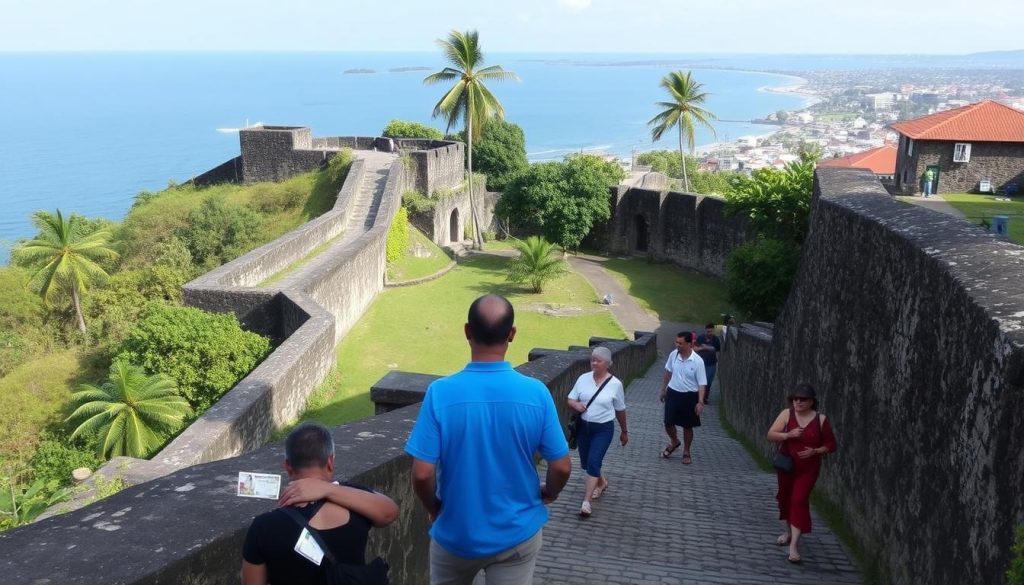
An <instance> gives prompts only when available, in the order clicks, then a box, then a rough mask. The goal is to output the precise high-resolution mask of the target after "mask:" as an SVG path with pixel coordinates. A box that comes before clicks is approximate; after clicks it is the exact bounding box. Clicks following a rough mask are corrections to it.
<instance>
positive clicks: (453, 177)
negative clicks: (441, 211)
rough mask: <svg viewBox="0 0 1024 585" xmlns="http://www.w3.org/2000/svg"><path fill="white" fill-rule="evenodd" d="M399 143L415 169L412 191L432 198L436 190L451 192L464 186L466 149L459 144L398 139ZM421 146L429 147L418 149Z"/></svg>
mask: <svg viewBox="0 0 1024 585" xmlns="http://www.w3.org/2000/svg"><path fill="white" fill-rule="evenodd" d="M398 144H399V148H401V149H402V150H403V151H408V155H409V156H410V157H411V158H412V160H413V162H414V166H415V168H416V179H415V181H414V183H413V186H412V187H411V188H412V189H415V190H417V191H419V192H420V193H422V194H424V195H427V196H432V195H434V194H435V192H436V191H438V190H439V189H452V188H455V187H458V186H459V185H461V184H462V183H463V180H464V179H465V176H466V147H465V145H463V144H462V143H461V142H449V141H441V140H431V141H424V140H400V141H399V143H398ZM423 146H427V147H428V148H417V147H423ZM414 148H416V149H415V150H413V149H414Z"/></svg>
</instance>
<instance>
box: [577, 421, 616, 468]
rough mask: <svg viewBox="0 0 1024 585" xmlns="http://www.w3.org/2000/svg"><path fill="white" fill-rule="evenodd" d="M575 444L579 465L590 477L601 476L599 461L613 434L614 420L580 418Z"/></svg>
mask: <svg viewBox="0 0 1024 585" xmlns="http://www.w3.org/2000/svg"><path fill="white" fill-rule="evenodd" d="M580 425H581V426H580V432H579V436H577V438H576V443H577V444H576V446H577V448H578V449H579V452H580V466H581V467H583V470H584V471H586V472H587V475H589V476H590V477H601V463H602V462H603V461H604V454H605V453H607V452H608V446H609V445H611V444H612V435H614V434H615V421H613V420H610V421H608V422H606V423H592V422H587V421H585V420H580Z"/></svg>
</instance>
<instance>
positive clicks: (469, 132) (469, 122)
mask: <svg viewBox="0 0 1024 585" xmlns="http://www.w3.org/2000/svg"><path fill="white" fill-rule="evenodd" d="M466 147H467V148H468V149H469V150H468V151H467V152H466V160H467V161H468V162H467V166H468V167H469V176H468V177H467V179H466V180H467V182H468V184H469V213H470V220H471V221H472V222H473V247H474V248H476V249H477V250H483V249H484V243H483V240H482V238H481V237H480V221H479V220H478V219H477V217H476V196H474V195H473V117H472V116H470V115H469V113H468V112H467V114H466Z"/></svg>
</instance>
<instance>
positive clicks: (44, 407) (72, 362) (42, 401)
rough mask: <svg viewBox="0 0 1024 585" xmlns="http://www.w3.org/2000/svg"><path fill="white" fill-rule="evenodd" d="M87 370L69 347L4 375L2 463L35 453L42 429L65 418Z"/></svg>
mask: <svg viewBox="0 0 1024 585" xmlns="http://www.w3.org/2000/svg"><path fill="white" fill-rule="evenodd" d="M84 369H86V368H83V366H82V364H81V363H80V359H79V352H78V350H75V349H67V350H63V351H57V352H54V353H51V354H47V355H44V356H43V357H39V358H36V359H32V360H28V361H26V362H25V363H23V364H21V365H19V366H18V367H16V368H15V369H14V370H13V371H11V372H10V373H9V374H8V375H6V376H4V377H3V378H0V397H2V408H3V411H4V415H3V424H2V425H0V463H6V462H8V461H11V460H19V459H22V458H25V457H28V456H31V454H32V450H33V448H34V447H35V444H36V441H37V440H38V439H39V434H40V433H41V432H42V430H43V429H44V428H45V427H46V426H47V425H48V424H50V423H53V422H57V421H60V420H61V419H62V418H63V416H64V407H65V405H66V404H67V402H68V398H69V397H70V396H71V392H72V391H73V389H74V387H75V385H76V384H78V383H81V382H82V381H83V380H82V379H81V378H80V377H81V376H82V372H83V370H84Z"/></svg>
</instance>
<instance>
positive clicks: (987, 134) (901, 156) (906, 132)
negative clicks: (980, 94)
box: [892, 100, 1024, 194]
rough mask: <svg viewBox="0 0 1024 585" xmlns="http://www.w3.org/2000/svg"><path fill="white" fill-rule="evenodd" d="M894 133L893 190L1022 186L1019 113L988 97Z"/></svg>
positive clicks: (1023, 118) (1023, 129) (899, 126)
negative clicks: (929, 180)
mask: <svg viewBox="0 0 1024 585" xmlns="http://www.w3.org/2000/svg"><path fill="white" fill-rule="evenodd" d="M892 129H893V130H895V131H896V132H898V133H899V135H900V137H899V144H898V147H897V159H896V183H895V186H896V189H897V190H898V191H899V192H901V193H907V194H910V193H916V192H918V191H919V190H920V188H921V185H920V183H921V177H922V176H923V175H924V174H925V173H926V172H929V171H930V173H931V176H932V177H933V181H934V183H933V192H935V193H962V192H967V191H974V192H977V191H980V190H982V189H983V188H986V189H987V190H995V191H1004V192H1015V191H1017V190H1019V188H1020V185H1021V184H1024V112H1022V111H1020V110H1017V109H1014V108H1011V107H1009V106H1006V105H1003V104H1001V103H999V102H996V101H993V100H984V101H980V102H977V103H974V104H969V105H966V106H963V107H960V108H955V109H952V110H947V111H945V112H939V113H937V114H931V115H928V116H923V117H920V118H915V119H913V120H907V121H905V122H899V123H896V124H893V125H892Z"/></svg>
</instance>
